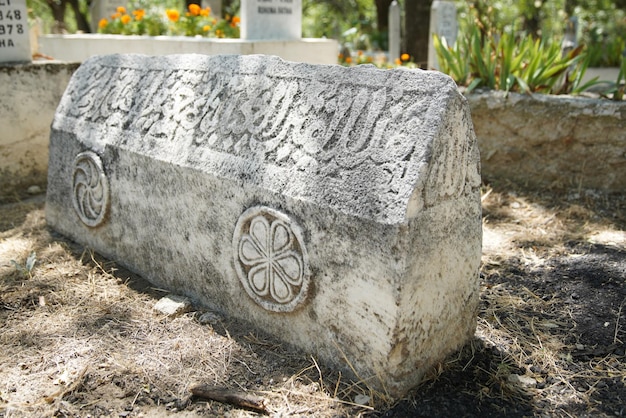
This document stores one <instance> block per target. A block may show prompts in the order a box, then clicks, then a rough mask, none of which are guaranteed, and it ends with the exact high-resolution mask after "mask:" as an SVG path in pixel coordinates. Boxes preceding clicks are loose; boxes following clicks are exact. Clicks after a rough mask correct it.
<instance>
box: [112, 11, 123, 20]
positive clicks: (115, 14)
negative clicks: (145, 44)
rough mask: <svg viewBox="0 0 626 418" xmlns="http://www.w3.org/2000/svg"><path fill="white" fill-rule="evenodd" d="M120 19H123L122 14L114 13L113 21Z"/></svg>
mask: <svg viewBox="0 0 626 418" xmlns="http://www.w3.org/2000/svg"><path fill="white" fill-rule="evenodd" d="M120 17H122V14H121V13H113V14H112V15H111V19H112V20H115V19H119V18H120Z"/></svg>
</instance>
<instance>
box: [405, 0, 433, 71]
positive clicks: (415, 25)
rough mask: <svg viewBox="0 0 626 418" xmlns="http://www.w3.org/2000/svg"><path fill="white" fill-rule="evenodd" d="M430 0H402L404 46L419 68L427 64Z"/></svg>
mask: <svg viewBox="0 0 626 418" xmlns="http://www.w3.org/2000/svg"><path fill="white" fill-rule="evenodd" d="M431 5H432V0H407V1H405V2H404V30H405V36H404V41H405V48H404V50H405V51H406V53H408V54H409V55H410V56H411V58H412V59H413V61H414V62H415V63H416V64H417V65H419V66H420V67H421V68H426V66H427V65H428V31H429V27H430V6H431Z"/></svg>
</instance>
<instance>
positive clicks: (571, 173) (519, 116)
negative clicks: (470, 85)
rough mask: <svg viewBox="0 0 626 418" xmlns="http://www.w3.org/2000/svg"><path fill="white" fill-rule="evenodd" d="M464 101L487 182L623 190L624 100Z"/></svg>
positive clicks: (483, 97) (484, 97)
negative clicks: (470, 116)
mask: <svg viewBox="0 0 626 418" xmlns="http://www.w3.org/2000/svg"><path fill="white" fill-rule="evenodd" d="M467 98H468V99H469V102H470V107H471V111H472V119H473V122H474V129H475V131H476V135H477V137H478V144H479V148H480V152H481V162H482V176H483V179H484V180H486V181H487V182H497V181H513V182H515V183H518V184H520V185H522V186H526V187H530V188H557V189H580V188H584V189H596V190H602V191H606V192H621V193H623V192H625V191H626V135H625V134H624V133H625V132H626V101H620V102H618V101H611V100H606V99H591V98H582V97H571V96H546V95H540V94H535V95H532V96H529V95H524V94H516V93H509V94H508V95H506V94H505V93H504V92H486V93H479V94H470V95H469V96H467Z"/></svg>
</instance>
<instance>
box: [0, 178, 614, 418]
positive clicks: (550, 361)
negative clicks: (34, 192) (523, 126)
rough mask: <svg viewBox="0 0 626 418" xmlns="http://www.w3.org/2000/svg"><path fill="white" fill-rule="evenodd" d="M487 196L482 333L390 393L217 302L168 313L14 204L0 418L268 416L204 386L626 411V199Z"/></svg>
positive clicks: (543, 411)
mask: <svg viewBox="0 0 626 418" xmlns="http://www.w3.org/2000/svg"><path fill="white" fill-rule="evenodd" d="M482 199H483V217H484V222H483V223H484V245H483V247H484V248H483V262H482V267H481V273H480V283H481V306H480V313H479V317H478V327H477V330H476V334H475V337H474V339H473V340H472V341H471V342H469V343H468V344H467V345H466V346H465V347H463V348H462V349H461V350H460V351H459V352H458V353H455V354H454V355H452V356H450V357H449V358H448V359H447V360H446V361H445V362H442V363H441V364H440V365H439V366H438V367H436V368H435V369H434V370H432V371H431V372H430V373H429V374H428V377H427V379H426V380H425V381H424V382H423V383H422V384H421V385H420V386H418V387H417V388H416V389H415V390H414V391H412V392H411V393H410V394H409V395H408V396H407V397H406V398H404V399H401V400H399V401H391V400H390V399H389V398H388V397H386V396H385V394H382V393H379V392H376V391H374V390H372V389H371V388H369V387H368V386H367V384H366V383H364V382H353V381H350V380H349V379H346V378H345V376H342V375H341V374H339V373H337V372H335V371H333V370H329V369H327V368H325V367H324V366H323V365H321V364H319V363H318V361H317V359H316V358H315V357H313V356H311V355H310V354H308V353H303V352H300V351H298V350H295V349H293V348H292V347H289V346H287V345H285V344H282V343H281V342H280V341H278V340H276V339H274V338H272V337H270V336H268V335H264V334H263V333H261V332H259V331H258V330H255V329H252V328H250V327H248V326H247V325H246V324H242V323H239V322H237V321H233V320H231V319H229V318H224V317H222V316H220V315H219V314H217V313H215V312H208V311H206V310H205V309H203V308H202V307H199V306H198V307H193V309H192V310H191V311H189V312H186V313H183V314H181V315H177V316H165V315H163V314H159V313H156V312H155V311H154V310H153V307H154V305H155V303H156V302H157V301H158V300H159V299H160V298H161V297H163V296H164V295H166V294H167V292H166V291H164V290H162V289H157V288H154V287H152V286H151V285H150V284H149V283H147V282H145V281H144V280H143V279H141V278H140V277H138V276H136V275H134V274H132V273H131V272H129V271H126V270H124V269H123V268H120V267H119V266H117V265H116V264H115V263H114V262H112V261H109V260H105V259H103V258H102V257H100V256H98V254H95V253H93V252H92V251H90V250H89V249H84V248H82V247H80V246H78V245H76V244H74V243H72V242H70V241H68V240H66V239H65V238H64V237H62V236H60V235H58V234H57V233H55V232H54V231H52V230H50V229H49V228H48V227H47V226H46V223H45V218H44V204H45V196H44V195H38V196H34V197H33V196H31V197H27V198H26V197H24V196H21V197H20V196H16V198H15V199H14V202H9V203H6V202H5V203H3V204H1V205H0V347H1V348H2V350H1V351H0V417H27V416H28V417H30V416H38V417H43V416H55V417H140V416H143V417H169V416H173V417H191V416H229V417H252V416H257V415H258V413H257V412H253V411H251V410H248V409H245V408H243V407H241V406H233V405H230V404H228V403H225V402H218V401H211V400H206V399H203V398H199V397H193V396H191V393H190V389H191V388H192V387H193V386H194V385H196V384H198V383H203V384H209V385H215V386H219V387H223V388H226V389H228V390H230V391H233V392H235V391H236V392H240V393H241V392H244V393H246V394H250V395H251V396H255V397H257V399H259V398H260V399H261V400H262V402H263V407H264V409H265V410H266V412H267V414H268V415H270V416H275V417H283V416H316V417H353V416H363V417H418V416H423V417H436V416H455V415H456V416H463V417H474V416H476V417H478V416H480V417H498V416H507V417H515V416H594V417H597V416H607V417H608V416H611V417H612V416H624V415H626V361H625V360H626V353H625V351H626V345H625V344H624V342H625V341H626V232H625V231H626V196H624V195H622V194H618V195H604V194H601V193H596V192H592V191H585V190H579V191H575V192H562V193H553V192H544V193H532V192H528V191H524V190H522V189H518V188H516V187H515V186H513V185H508V184H507V185H504V186H501V187H493V188H492V187H490V186H485V187H484V189H483V195H482ZM31 255H32V256H31ZM29 256H30V259H29ZM361 404H362V405H361Z"/></svg>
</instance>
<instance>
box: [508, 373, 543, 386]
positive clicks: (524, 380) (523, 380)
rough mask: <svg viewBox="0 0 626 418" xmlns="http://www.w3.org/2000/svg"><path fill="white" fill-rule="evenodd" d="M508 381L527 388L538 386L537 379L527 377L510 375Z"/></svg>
mask: <svg viewBox="0 0 626 418" xmlns="http://www.w3.org/2000/svg"><path fill="white" fill-rule="evenodd" d="M507 380H508V381H509V383H514V384H517V385H522V386H526V387H531V386H536V385H537V380H536V379H533V378H532V377H530V376H526V375H519V374H510V375H509V377H508V379H507Z"/></svg>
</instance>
